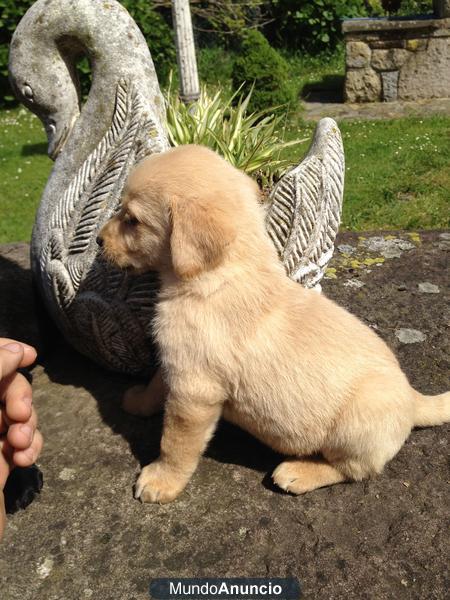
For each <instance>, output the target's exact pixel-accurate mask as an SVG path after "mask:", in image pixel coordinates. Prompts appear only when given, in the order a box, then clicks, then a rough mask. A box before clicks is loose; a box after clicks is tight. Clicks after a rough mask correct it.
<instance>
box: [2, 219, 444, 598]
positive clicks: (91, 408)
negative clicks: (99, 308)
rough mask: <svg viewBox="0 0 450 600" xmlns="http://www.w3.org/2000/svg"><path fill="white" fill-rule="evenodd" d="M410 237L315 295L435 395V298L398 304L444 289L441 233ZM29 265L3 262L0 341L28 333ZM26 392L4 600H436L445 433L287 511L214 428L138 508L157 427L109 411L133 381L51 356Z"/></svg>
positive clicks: (265, 462) (239, 446)
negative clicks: (194, 596)
mask: <svg viewBox="0 0 450 600" xmlns="http://www.w3.org/2000/svg"><path fill="white" fill-rule="evenodd" d="M394 235H395V236H396V237H400V236H401V235H402V234H399V233H398V232H395V234H394ZM405 238H407V235H405ZM421 238H422V244H421V245H420V246H418V247H417V248H416V249H415V250H412V251H411V252H408V253H404V254H403V255H402V257H401V258H400V259H398V260H392V261H386V263H385V264H384V266H383V267H381V268H379V269H374V270H373V271H372V273H370V274H365V275H364V281H365V284H366V285H365V286H364V287H362V288H359V289H355V288H352V287H348V286H344V285H343V283H344V282H345V281H346V279H347V278H350V277H352V276H353V274H352V273H350V272H349V271H348V272H347V273H346V274H345V275H343V276H340V277H339V278H337V279H334V280H327V281H326V282H325V283H324V293H325V294H326V295H327V296H329V297H330V298H332V299H333V300H335V301H336V302H338V303H339V304H341V305H343V306H345V307H347V308H348V309H350V310H351V311H352V312H353V313H354V314H356V315H357V316H358V317H359V318H361V319H363V320H365V321H366V322H368V323H371V324H374V323H376V325H377V333H378V334H379V335H380V336H381V337H382V338H383V339H384V340H386V342H387V343H388V344H389V345H390V346H391V348H393V349H394V350H395V352H396V354H397V356H398V358H399V361H400V364H401V366H402V368H403V369H404V370H405V372H406V373H407V375H408V377H409V379H410V381H411V383H412V385H413V386H414V387H415V388H416V389H418V390H420V391H422V392H424V393H428V394H438V393H440V392H443V391H444V390H445V387H446V385H447V384H448V368H449V363H448V361H449V356H450V351H449V348H448V338H447V336H445V335H443V333H442V332H443V331H444V329H445V326H446V317H445V309H446V299H445V297H444V294H440V295H434V296H430V295H428V294H416V295H414V296H413V297H411V296H410V294H409V293H408V292H403V293H400V292H398V291H397V284H398V283H399V282H403V283H406V284H407V286H408V289H411V290H413V289H417V282H418V281H426V280H427V279H431V280H432V281H435V282H436V283H438V284H439V285H440V286H441V287H442V288H444V286H445V284H446V283H445V282H446V273H445V267H446V264H447V263H448V257H447V254H446V253H445V252H444V251H442V250H440V249H439V248H438V240H439V236H438V234H437V233H435V232H432V231H427V232H424V233H423V235H422V234H421ZM338 243H339V244H349V245H352V246H357V244H358V234H357V233H348V232H347V233H343V234H340V236H339V237H338ZM28 256H29V248H28V247H27V246H26V245H21V246H16V247H12V246H9V247H6V248H5V247H1V248H0V276H1V275H2V276H3V277H2V293H1V294H0V330H1V331H3V332H5V333H6V332H7V333H8V335H11V336H12V337H16V336H18V335H22V332H23V331H31V330H33V329H36V328H37V325H36V315H35V313H34V312H33V310H32V309H31V307H30V298H31V296H32V289H31V276H30V270H29V259H28ZM341 258H342V255H338V254H337V253H336V258H335V259H334V261H332V263H331V265H332V266H336V267H337V266H338V262H339V259H341ZM19 307H21V308H20V310H19ZM11 310H13V318H11ZM399 327H418V328H419V329H421V330H422V331H423V332H424V333H425V334H426V335H427V341H426V342H425V343H422V344H401V343H400V342H399V341H398V340H397V338H396V337H395V335H394V330H395V329H396V328H399ZM18 328H19V329H18ZM45 334H46V337H47V338H48V331H46V332H45ZM33 380H34V382H33V387H34V397H35V405H36V407H37V411H38V415H39V419H40V426H41V428H42V430H43V433H44V436H45V442H46V443H45V446H44V450H43V453H42V456H41V458H40V461H39V464H40V468H41V469H42V471H43V474H44V488H43V490H42V492H41V494H40V495H39V497H38V498H37V499H36V500H35V501H34V502H33V503H32V504H31V505H30V506H29V507H28V508H27V509H26V510H22V511H20V512H18V513H16V514H14V515H9V516H8V524H7V527H6V531H5V537H4V540H3V542H2V550H3V552H0V590H1V592H0V596H1V598H2V600H63V599H64V600H84V599H88V600H89V599H91V600H133V599H134V600H146V599H147V600H148V598H149V596H148V586H149V583H150V580H151V579H152V578H154V577H192V576H194V575H195V576H199V577H214V576H216V577H217V576H225V575H229V576H247V577H250V576H255V575H264V576H265V575H267V576H270V577H283V576H287V575H290V576H294V577H298V578H299V580H300V582H301V584H302V589H303V597H304V598H305V600H307V599H308V600H331V599H335V600H341V599H344V598H348V599H349V600H350V599H351V600H356V599H358V600H359V599H362V598H370V599H374V600H375V599H376V600H392V599H393V598H395V600H413V599H427V600H428V599H430V600H431V598H433V600H434V599H435V600H441V599H442V600H443V599H444V598H446V597H447V596H448V578H447V572H448V481H449V480H450V474H449V466H448V440H449V437H448V436H449V432H450V425H444V426H442V427H429V428H424V429H418V430H415V431H413V432H412V433H411V436H410V438H409V440H408V441H407V442H406V444H405V445H404V446H403V448H402V449H401V450H400V452H399V453H398V454H397V456H396V457H395V458H394V459H393V460H392V461H391V462H390V463H389V464H388V465H387V466H386V468H385V469H384V471H383V473H382V474H381V475H379V476H377V477H375V478H373V479H370V480H367V481H364V482H360V483H352V484H342V485H336V486H333V487H331V488H323V489H320V490H317V491H315V492H311V493H309V494H305V495H304V496H298V497H293V496H289V495H287V494H281V493H275V492H274V490H273V489H272V488H271V485H270V481H269V477H268V476H267V474H268V473H270V472H271V470H272V469H273V468H274V467H275V466H276V465H277V463H278V462H279V461H280V457H279V456H277V455H276V454H275V453H273V452H271V451H270V450H269V449H267V448H266V447H264V446H263V445H261V444H259V443H258V442H256V440H254V439H253V438H252V437H251V436H250V435H247V434H245V433H244V432H242V431H240V430H239V429H237V428H233V427H232V426H231V425H229V424H226V423H222V424H221V425H220V427H219V430H218V432H217V434H216V435H215V436H214V438H213V440H212V441H211V443H210V445H209V448H208V450H207V452H206V455H205V456H204V457H202V459H201V461H200V465H199V468H198V469H197V472H196V473H195V475H194V477H193V479H192V481H191V482H190V484H189V486H188V488H187V490H186V491H185V492H184V493H183V494H182V496H180V498H179V499H178V500H177V501H176V502H174V503H172V504H167V505H161V506H159V505H149V504H147V505H142V504H140V503H139V502H137V501H136V500H134V499H133V496H132V493H131V486H132V484H133V482H134V478H135V476H136V474H137V472H138V471H139V464H140V462H148V460H149V459H150V458H152V457H154V456H155V455H156V453H157V452H158V447H159V441H160V435H161V419H160V418H158V417H156V418H151V419H139V418H136V417H131V416H129V415H126V414H124V413H123V412H122V411H121V409H120V402H119V398H120V395H121V392H122V390H123V389H124V388H126V387H127V386H129V385H130V381H129V378H125V377H124V376H119V375H117V374H110V373H106V372H105V371H103V370H102V369H100V368H98V366H97V365H95V364H93V363H91V362H90V361H88V360H86V359H84V358H83V357H80V356H79V355H77V353H76V352H74V351H73V350H71V349H70V348H68V347H67V345H66V344H63V343H62V342H60V343H59V344H56V342H53V343H52V345H51V346H50V348H49V351H48V352H47V353H46V354H45V355H42V356H41V362H40V364H39V365H38V366H36V367H35V368H34V370H33ZM73 471H75V475H74V477H73V478H72V475H73ZM61 474H63V476H62V477H61ZM393 557H394V559H393ZM402 581H403V583H402ZM405 584H406V585H405Z"/></svg>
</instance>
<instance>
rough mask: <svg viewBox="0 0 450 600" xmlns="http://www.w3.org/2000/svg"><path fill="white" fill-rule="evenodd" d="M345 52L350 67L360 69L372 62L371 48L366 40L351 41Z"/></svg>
mask: <svg viewBox="0 0 450 600" xmlns="http://www.w3.org/2000/svg"><path fill="white" fill-rule="evenodd" d="M345 53H346V56H345V60H346V65H347V67H348V68H349V69H360V68H362V67H368V66H369V64H370V48H369V46H368V45H367V44H365V43H364V42H349V43H348V44H346V46H345Z"/></svg>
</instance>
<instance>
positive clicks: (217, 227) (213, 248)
mask: <svg viewBox="0 0 450 600" xmlns="http://www.w3.org/2000/svg"><path fill="white" fill-rule="evenodd" d="M171 216H172V234H171V237H170V247H171V252H172V264H173V268H174V271H175V274H176V275H177V276H178V277H180V279H191V278H192V277H195V276H196V275H199V274H200V273H201V272H203V271H207V270H208V269H212V268H214V267H215V266H216V265H218V264H219V263H220V262H221V260H222V258H223V256H224V253H225V252H226V248H227V246H229V244H230V243H231V242H232V241H233V239H234V238H235V228H234V225H233V219H232V215H231V214H228V211H226V210H224V208H223V207H221V206H220V204H219V203H215V202H214V201H213V200H205V199H203V198H199V197H191V198H179V197H174V198H172V200H171Z"/></svg>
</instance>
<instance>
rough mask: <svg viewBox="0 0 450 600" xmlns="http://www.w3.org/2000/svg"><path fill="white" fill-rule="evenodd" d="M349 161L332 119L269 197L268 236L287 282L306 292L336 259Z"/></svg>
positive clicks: (323, 124) (321, 127) (324, 122)
mask: <svg viewBox="0 0 450 600" xmlns="http://www.w3.org/2000/svg"><path fill="white" fill-rule="evenodd" d="M344 173H345V159H344V148H343V145H342V138H341V134H340V131H339V128H338V126H337V124H336V122H335V121H333V119H329V118H326V119H322V120H321V121H319V123H318V125H317V127H316V131H315V133H314V138H313V141H312V143H311V147H310V148H309V151H308V153H307V155H306V156H305V158H304V159H303V161H302V162H301V163H300V164H299V165H298V166H297V167H294V168H293V169H291V170H290V171H288V172H287V173H286V174H285V175H284V176H283V177H282V178H281V179H280V181H279V182H278V183H277V184H276V186H275V187H274V189H273V191H272V193H271V195H270V206H269V208H268V211H267V216H266V227H267V231H268V233H269V235H270V237H271V239H272V241H273V243H274V244H275V247H276V249H277V251H278V254H279V256H280V259H281V261H282V262H283V264H284V266H285V268H286V272H287V274H288V276H289V277H290V278H291V279H293V280H294V281H297V282H298V283H301V284H302V285H304V286H305V287H308V288H313V287H316V288H317V289H320V285H319V282H320V280H321V279H322V277H323V275H324V273H325V267H326V265H327V264H328V262H329V260H330V259H331V257H332V255H333V250H334V240H335V238H336V234H337V232H338V229H339V224H340V220H341V212H342V199H343V194H344Z"/></svg>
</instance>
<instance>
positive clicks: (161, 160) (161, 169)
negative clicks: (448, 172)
mask: <svg viewBox="0 0 450 600" xmlns="http://www.w3.org/2000/svg"><path fill="white" fill-rule="evenodd" d="M257 190H258V188H257V186H256V184H255V183H254V182H253V181H252V180H251V179H250V178H249V177H247V176H246V175H243V174H242V173H240V172H239V171H237V170H236V169H234V168H233V167H231V166H230V165H229V164H228V163H226V162H225V161H224V160H223V159H221V158H220V157H219V156H217V155H216V154H215V153H214V152H212V151H210V150H208V149H206V148H203V147H200V146H181V147H179V148H175V149H173V150H169V151H168V152H165V153H163V154H157V155H153V156H150V157H148V158H147V159H145V160H144V161H142V162H141V163H140V164H139V165H138V166H137V167H136V168H135V170H134V171H133V172H132V174H131V176H130V177H129V180H128V182H127V185H126V187H125V191H124V195H123V198H122V208H121V210H120V212H119V213H118V214H117V215H116V216H115V217H113V218H112V219H111V220H110V221H109V222H108V223H107V224H106V225H105V226H104V227H103V229H102V230H101V232H100V235H99V243H101V245H102V246H103V250H104V254H105V256H106V257H107V258H108V259H109V260H111V261H112V262H114V263H115V264H117V265H118V266H119V267H121V268H131V269H133V270H134V271H137V272H145V271H150V270H160V271H162V270H167V269H172V270H173V271H174V272H175V274H176V275H177V276H178V277H179V278H181V279H190V278H193V277H196V276H197V275H199V274H200V273H202V272H204V271H207V270H210V269H213V268H214V267H216V266H218V265H219V264H220V263H221V262H222V261H223V260H224V258H225V256H226V254H227V252H228V250H229V248H230V247H231V245H232V244H233V241H234V240H235V238H236V235H237V230H238V227H239V219H237V218H236V217H237V214H239V210H240V209H241V212H242V202H244V203H245V202H246V201H248V196H249V194H250V195H251V196H252V200H254V201H255V204H256V197H257V193H258V191H257ZM244 212H245V211H244Z"/></svg>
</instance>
